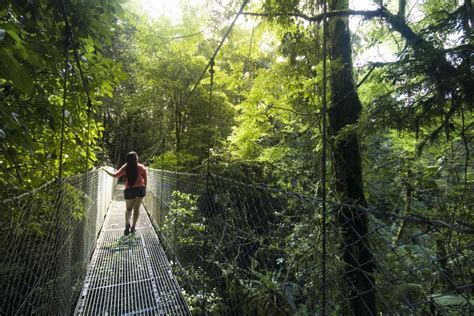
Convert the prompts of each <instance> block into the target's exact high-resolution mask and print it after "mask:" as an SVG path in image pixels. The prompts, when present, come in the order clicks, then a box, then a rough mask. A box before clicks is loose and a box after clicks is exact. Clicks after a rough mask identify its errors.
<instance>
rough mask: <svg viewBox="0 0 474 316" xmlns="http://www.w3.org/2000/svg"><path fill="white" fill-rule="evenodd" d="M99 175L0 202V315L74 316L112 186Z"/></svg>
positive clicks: (65, 181)
mask: <svg viewBox="0 0 474 316" xmlns="http://www.w3.org/2000/svg"><path fill="white" fill-rule="evenodd" d="M99 173H100V172H99V171H97V170H95V171H91V172H88V173H86V174H83V175H79V176H74V177H69V178H65V179H62V180H57V181H52V182H49V183H47V184H45V185H43V186H41V187H40V188H38V189H36V190H34V191H31V192H28V193H26V194H23V195H21V196H19V197H16V198H12V199H8V200H3V201H1V203H0V204H1V206H0V208H1V209H2V212H1V215H0V231H1V233H0V235H1V236H0V267H1V269H0V314H2V315H3V314H5V315H12V314H65V313H66V314H67V313H71V312H72V310H73V308H74V306H75V301H76V298H77V295H78V294H79V290H80V285H81V283H82V280H83V278H84V275H85V272H86V267H87V264H88V262H89V259H90V256H91V254H92V251H93V249H94V246H95V241H96V236H97V234H98V228H97V227H100V226H101V224H102V222H103V216H102V215H101V214H104V212H105V208H106V207H107V204H108V202H109V201H110V197H111V193H112V190H113V186H114V181H113V180H111V179H109V180H106V179H105V178H104V179H102V180H101V181H99V179H100V178H101V175H100V174H99ZM101 216H102V217H101Z"/></svg>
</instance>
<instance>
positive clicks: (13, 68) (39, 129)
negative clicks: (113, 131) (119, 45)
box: [0, 1, 125, 196]
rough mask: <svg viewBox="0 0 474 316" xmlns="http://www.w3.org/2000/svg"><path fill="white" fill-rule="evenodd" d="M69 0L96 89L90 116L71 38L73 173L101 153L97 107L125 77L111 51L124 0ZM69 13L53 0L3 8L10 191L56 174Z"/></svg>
mask: <svg viewBox="0 0 474 316" xmlns="http://www.w3.org/2000/svg"><path fill="white" fill-rule="evenodd" d="M67 5H68V12H69V16H68V18H69V19H70V23H71V28H72V34H73V35H72V40H73V42H74V47H75V48H76V50H77V52H78V54H79V55H78V57H79V59H80V61H81V66H82V69H83V71H84V74H85V80H86V81H87V82H86V83H85V84H87V86H88V88H89V91H90V92H91V95H90V97H91V99H92V115H91V116H92V117H91V119H90V120H88V115H87V113H86V111H87V104H86V103H87V100H86V96H85V91H84V87H83V84H82V82H81V79H80V78H79V70H78V66H77V64H76V63H75V60H74V57H73V51H72V49H71V46H72V45H73V44H72V43H71V46H70V49H69V51H68V53H69V62H68V65H67V66H66V67H67V68H68V71H69V75H68V77H67V80H68V84H67V86H66V104H65V130H64V150H63V159H64V166H63V167H64V168H63V170H64V174H66V175H68V174H73V173H77V172H79V171H83V170H84V169H87V168H88V167H90V166H91V162H95V161H96V159H95V151H96V150H97V146H96V142H97V140H98V139H99V138H100V135H101V133H102V132H103V129H102V127H101V125H100V123H98V122H97V121H96V120H98V119H99V118H98V117H97V116H96V114H97V113H98V109H99V106H100V104H101V103H102V99H103V97H105V96H108V97H110V96H111V92H112V86H114V85H116V84H117V83H118V82H119V81H120V80H122V79H123V78H125V74H124V72H123V71H122V70H121V67H120V65H116V64H115V62H114V61H113V60H112V59H110V58H109V57H108V49H109V45H110V43H111V38H112V37H113V36H114V35H115V34H114V32H113V31H111V30H115V31H119V30H120V26H119V25H118V24H117V21H118V18H119V15H117V14H118V13H119V12H120V11H121V4H120V2H119V1H108V2H105V3H97V2H95V1H87V2H84V1H70V2H68V4H67ZM63 21H64V16H63V13H62V10H61V8H60V6H59V5H57V4H55V3H53V2H44V1H40V2H9V3H7V4H6V5H4V6H2V7H1V8H0V30H1V32H0V34H3V35H2V36H1V40H0V41H1V46H0V102H1V103H2V107H1V108H0V118H1V122H2V123H1V124H0V130H1V135H2V137H1V146H0V148H1V156H0V164H1V168H2V171H3V173H2V186H3V187H5V188H7V190H6V191H5V192H4V194H5V196H8V195H9V194H14V192H18V191H19V190H20V191H21V190H25V189H29V188H32V187H35V186H37V185H39V184H41V183H44V182H45V181H47V180H49V179H51V176H54V175H55V174H57V170H58V165H59V160H60V150H59V147H60V143H61V125H62V123H61V117H62V106H63V93H64V91H63V90H64V86H63V85H64V83H63V81H64V78H63V77H64V67H65V52H64V50H65V49H64V43H65V40H64V34H65V23H64V22H63ZM104 43H105V44H104ZM107 43H108V44H107ZM87 148H89V151H90V157H89V158H90V161H89V162H86V151H87Z"/></svg>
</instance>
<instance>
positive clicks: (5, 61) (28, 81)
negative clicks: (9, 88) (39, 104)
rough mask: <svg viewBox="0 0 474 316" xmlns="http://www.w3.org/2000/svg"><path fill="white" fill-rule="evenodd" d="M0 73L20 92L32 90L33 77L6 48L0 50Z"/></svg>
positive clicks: (27, 92)
mask: <svg viewBox="0 0 474 316" xmlns="http://www.w3.org/2000/svg"><path fill="white" fill-rule="evenodd" d="M0 73H1V74H3V75H4V78H5V79H9V80H11V81H13V83H14V84H15V87H16V88H18V90H20V91H21V92H23V93H26V94H29V93H31V91H32V90H33V78H31V76H30V74H29V73H28V72H27V71H26V69H25V67H23V65H22V64H20V63H19V62H18V61H17V60H16V59H15V58H14V57H13V56H12V55H11V54H9V51H8V50H0Z"/></svg>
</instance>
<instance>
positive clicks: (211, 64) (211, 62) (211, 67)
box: [206, 57, 215, 188]
mask: <svg viewBox="0 0 474 316" xmlns="http://www.w3.org/2000/svg"><path fill="white" fill-rule="evenodd" d="M214 65H215V61H214V57H211V59H210V60H209V73H210V75H211V77H210V84H209V111H208V113H207V133H208V140H207V165H206V188H207V186H208V182H209V173H210V160H211V146H212V131H211V127H212V124H211V122H212V93H213V89H214V73H215V70H214Z"/></svg>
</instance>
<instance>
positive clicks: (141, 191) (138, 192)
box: [123, 187, 146, 200]
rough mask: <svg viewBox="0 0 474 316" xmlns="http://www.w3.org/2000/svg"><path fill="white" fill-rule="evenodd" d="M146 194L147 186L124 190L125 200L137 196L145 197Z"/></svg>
mask: <svg viewBox="0 0 474 316" xmlns="http://www.w3.org/2000/svg"><path fill="white" fill-rule="evenodd" d="M145 195H146V189H145V187H138V188H128V189H125V191H123V196H124V197H125V200H131V199H134V198H136V197H144V196H145Z"/></svg>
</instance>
